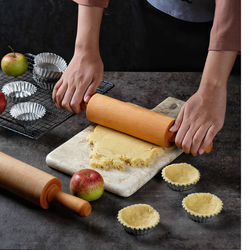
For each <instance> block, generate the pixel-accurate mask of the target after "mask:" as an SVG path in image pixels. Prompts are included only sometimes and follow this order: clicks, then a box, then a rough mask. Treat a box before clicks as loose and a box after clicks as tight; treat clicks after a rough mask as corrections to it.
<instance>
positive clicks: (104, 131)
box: [87, 125, 164, 170]
mask: <svg viewBox="0 0 250 250" xmlns="http://www.w3.org/2000/svg"><path fill="white" fill-rule="evenodd" d="M87 141H88V142H89V143H90V145H91V151H90V154H89V158H90V166H91V167H94V168H101V169H111V168H115V169H119V170H124V169H125V166H126V165H130V166H131V167H135V166H140V167H143V166H145V167H147V166H149V165H150V163H152V162H153V160H154V159H155V158H156V157H157V156H159V155H161V154H163V152H164V149H163V148H162V147H159V146H156V145H154V144H151V143H148V142H145V141H142V140H140V139H137V138H135V137H132V136H129V135H126V134H123V133H121V132H118V131H115V130H112V129H109V128H106V127H103V126H100V125H97V126H96V127H95V129H94V131H93V132H92V133H90V135H89V136H88V138H87Z"/></svg>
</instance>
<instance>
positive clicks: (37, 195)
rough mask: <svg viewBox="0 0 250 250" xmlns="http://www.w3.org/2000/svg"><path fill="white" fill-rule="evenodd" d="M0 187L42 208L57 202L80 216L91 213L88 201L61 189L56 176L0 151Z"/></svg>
mask: <svg viewBox="0 0 250 250" xmlns="http://www.w3.org/2000/svg"><path fill="white" fill-rule="evenodd" d="M0 187H2V188H4V189H7V190H8V191H10V192H12V193H14V194H17V195H18V196H20V197H22V198H24V199H26V200H28V201H31V202H32V203H35V204H37V205H39V206H41V207H42V208H43V209H48V207H49V204H50V203H51V202H58V203H61V204H62V205H64V206H65V207H67V208H69V209H70V210H72V211H74V212H76V213H77V214H79V215H80V216H82V217H83V216H88V215H89V214H90V213H91V205H90V204H89V202H87V201H85V200H82V199H80V198H78V197H75V196H72V195H69V194H66V193H64V192H62V191H61V189H62V184H61V181H60V180H59V179H58V178H56V177H54V176H53V175H50V174H48V173H46V172H44V171H42V170H39V169H37V168H35V167H32V166H30V165H28V164H26V163H24V162H22V161H19V160H17V159H15V158H13V157H11V156H9V155H6V154H4V153H2V152H0Z"/></svg>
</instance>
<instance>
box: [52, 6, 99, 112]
mask: <svg viewBox="0 0 250 250" xmlns="http://www.w3.org/2000/svg"><path fill="white" fill-rule="evenodd" d="M102 13H103V8H99V7H90V6H85V5H78V25H77V36H76V43H75V53H74V56H73V58H72V60H71V62H70V64H69V66H68V68H67V69H66V71H65V72H64V73H63V75H62V77H61V79H60V80H59V81H58V82H57V83H56V85H55V87H54V90H53V94H52V98H53V100H54V102H55V103H56V105H57V107H61V108H64V109H67V110H68V111H70V112H74V113H80V112H81V111H83V109H84V108H85V105H84V103H87V102H88V101H89V99H90V97H91V96H92V95H93V94H94V93H95V91H96V88H97V87H98V85H99V84H100V83H101V80H102V76H103V63H102V59H101V57H100V52H99V32H100V25H101V20H102Z"/></svg>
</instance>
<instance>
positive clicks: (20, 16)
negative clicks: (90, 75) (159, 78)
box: [0, 0, 240, 72]
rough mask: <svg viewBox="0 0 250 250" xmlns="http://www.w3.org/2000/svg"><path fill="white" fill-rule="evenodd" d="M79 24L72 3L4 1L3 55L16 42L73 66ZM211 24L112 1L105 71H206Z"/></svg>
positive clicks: (136, 2) (0, 2) (0, 10)
mask: <svg viewBox="0 0 250 250" xmlns="http://www.w3.org/2000/svg"><path fill="white" fill-rule="evenodd" d="M76 23H77V4H76V3H74V2H72V1H71V0H22V1H20V0H0V56H1V57H2V56H3V55H4V54H6V53H7V52H9V49H8V47H7V46H8V44H10V45H12V46H13V47H14V48H15V50H16V51H18V52H22V53H25V52H31V53H35V54H36V53H39V52H46V51H49V52H54V53H57V54H59V55H61V56H62V57H64V58H65V59H66V60H67V62H69V61H70V58H71V57H72V54H73V51H74V41H75V35H76ZM211 26H212V23H211V22H210V23H202V24H197V23H188V22H183V21H180V20H176V19H175V18H172V17H170V16H168V15H165V14H163V13H161V12H160V11H157V10H156V9H154V8H153V7H150V6H149V5H148V4H147V3H146V0H110V4H109V7H108V9H106V10H105V12H104V16H103V22H102V28H101V39H100V48H101V54H102V58H103V61H104V65H105V70H106V71H202V68H203V65H204V62H205V59H206V54H207V48H208V42H209V32H210V29H211ZM239 61H240V60H239V58H238V60H237V63H236V67H235V72H239V69H240V65H239V64H240V62H239Z"/></svg>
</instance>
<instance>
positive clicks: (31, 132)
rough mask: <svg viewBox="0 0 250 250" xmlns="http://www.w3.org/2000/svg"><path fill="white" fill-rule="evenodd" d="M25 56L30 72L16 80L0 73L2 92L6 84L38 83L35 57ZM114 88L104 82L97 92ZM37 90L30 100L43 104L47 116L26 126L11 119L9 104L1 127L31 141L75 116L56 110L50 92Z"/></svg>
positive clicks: (0, 124)
mask: <svg viewBox="0 0 250 250" xmlns="http://www.w3.org/2000/svg"><path fill="white" fill-rule="evenodd" d="M25 56H26V57H27V59H28V62H29V70H28V71H27V72H26V73H25V74H23V75H21V76H19V77H15V78H13V77H10V76H7V75H5V74H4V73H2V72H0V90H1V89H2V86H3V85H4V84H5V83H7V82H10V81H17V80H22V81H28V82H31V83H33V84H34V85H36V83H35V82H34V80H33V79H32V69H33V63H34V57H35V56H34V55H32V54H30V53H27V54H25ZM36 86H37V85H36ZM113 87H114V84H113V83H110V82H107V81H102V83H101V84H100V86H99V87H98V89H97V92H98V93H101V94H105V93H107V92H108V91H109V90H111V89H112V88H113ZM37 88H38V89H37V92H36V94H35V95H34V96H33V97H32V98H30V101H33V102H37V103H40V104H42V105H43V106H44V107H45V108H46V115H45V116H44V117H43V118H42V119H40V120H38V121H37V122H35V123H34V124H31V125H26V126H24V125H23V124H20V123H18V122H17V121H15V120H14V119H13V118H12V117H11V115H10V113H9V111H10V108H11V107H12V106H13V105H14V103H8V104H7V107H6V109H5V111H4V112H3V113H2V114H1V115H0V127H4V128H6V129H9V130H11V131H14V132H16V133H18V134H21V135H24V136H27V137H29V138H31V139H38V138H40V137H41V136H42V135H44V134H46V133H47V132H48V131H50V130H52V129H53V128H55V127H56V126H58V125H60V124H62V123H63V122H64V121H66V120H67V119H69V118H70V117H72V116H73V115H74V114H72V113H70V112H68V111H66V110H62V109H58V108H56V106H55V104H54V102H53V100H52V98H51V91H50V90H45V89H42V88H40V87H38V86H37Z"/></svg>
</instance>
